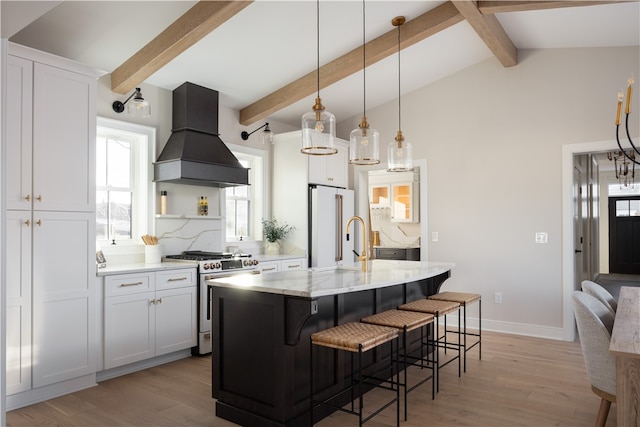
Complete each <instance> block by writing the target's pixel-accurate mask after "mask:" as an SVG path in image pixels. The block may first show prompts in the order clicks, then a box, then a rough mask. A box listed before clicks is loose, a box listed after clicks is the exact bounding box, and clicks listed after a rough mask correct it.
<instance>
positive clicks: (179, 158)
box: [153, 82, 249, 188]
mask: <svg viewBox="0 0 640 427" xmlns="http://www.w3.org/2000/svg"><path fill="white" fill-rule="evenodd" d="M172 126H173V129H172V130H171V136H170V137H169V140H168V141H167V144H166V145H165V147H164V148H163V149H162V153H160V156H159V157H158V160H157V161H156V162H155V163H154V164H153V169H154V181H156V182H172V183H176V184H188V185H202V186H207V187H221V188H222V187H233V186H237V185H249V169H246V168H244V167H243V166H242V165H241V164H240V162H239V161H238V159H236V157H235V156H234V155H233V153H231V151H230V150H229V148H227V146H226V145H225V144H224V142H222V140H221V139H220V137H219V136H218V135H219V134H218V91H216V90H213V89H208V88H206V87H202V86H198V85H196V84H193V83H189V82H186V83H183V84H182V85H181V86H179V87H177V88H176V89H175V90H174V91H173V125H172Z"/></svg>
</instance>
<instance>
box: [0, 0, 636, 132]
mask: <svg viewBox="0 0 640 427" xmlns="http://www.w3.org/2000/svg"><path fill="white" fill-rule="evenodd" d="M1 5H2V36H3V37H9V39H10V40H11V41H15V42H16V43H19V44H24V45H27V46H31V47H34V48H37V49H40V50H44V51H47V52H51V53H54V54H57V55H60V56H64V57H67V58H70V59H73V60H76V61H79V62H82V63H85V64H87V65H90V66H93V67H96V68H100V69H103V70H105V71H108V72H110V73H111V85H112V90H113V91H114V92H116V93H121V94H125V93H129V92H131V91H132V90H133V88H134V87H136V86H138V85H140V84H141V83H146V84H150V85H154V86H159V87H162V88H166V89H168V90H173V89H174V88H175V87H177V86H179V85H180V84H182V83H183V82H185V81H190V82H192V83H196V84H200V85H202V86H206V87H210V88H212V89H216V90H218V91H220V93H221V96H222V99H223V102H225V104H226V105H228V106H230V107H232V108H236V109H238V110H239V111H240V118H239V120H240V123H241V124H244V125H250V124H252V123H254V122H257V121H259V120H263V119H271V120H278V121H281V122H284V123H289V124H291V125H298V124H299V119H300V116H301V115H302V114H303V113H304V112H306V111H308V110H310V108H311V106H312V105H313V99H314V98H315V96H316V93H317V82H318V74H317V72H316V67H317V56H319V60H320V65H321V68H320V74H319V83H320V87H321V96H322V99H323V103H324V104H325V106H326V107H327V109H328V110H330V111H332V112H333V113H334V114H336V116H337V118H338V120H341V119H344V118H347V117H352V116H356V115H359V114H361V113H362V109H363V90H364V89H363V86H364V84H363V83H364V81H363V73H362V69H363V49H362V42H363V26H362V25H363V12H364V16H365V22H366V32H365V41H366V44H365V52H366V66H367V68H366V96H367V107H368V108H372V107H374V106H376V105H380V104H382V103H385V102H388V101H390V100H392V99H394V98H396V97H397V91H398V58H397V30H396V28H395V27H393V26H392V25H391V20H392V19H393V18H394V17H395V16H399V15H402V16H405V17H406V19H407V23H406V24H405V25H404V26H402V28H401V48H402V53H401V65H402V66H401V82H402V85H401V90H402V92H403V93H406V92H409V91H412V90H415V89H417V88H419V87H421V86H424V85H426V84H428V83H430V82H432V81H435V80H438V79H440V78H443V77H445V76H447V75H449V74H452V73H455V72H457V71H459V70H461V69H464V68H467V67H469V66H471V65H473V64H475V63H478V62H481V61H484V60H487V59H490V58H493V60H495V61H497V62H498V63H499V64H501V66H503V67H513V66H517V64H518V50H519V49H539V48H567V47H609V46H639V48H640V4H639V3H638V2H637V1H631V2H618V1H479V2H474V1H459V0H454V1H446V2H443V1H384V0H368V1H367V2H366V3H364V4H363V2H362V1H359V0H342V1H324V0H323V1H320V3H319V4H318V3H316V2H315V1H313V0H299V1H272V0H257V1H255V2H253V1H229V2H225V1H202V2H193V1H142V2H136V1H126V2H125V1H64V2H60V1H54V2H49V1H36V2H20V1H16V2H13V1H2V3H1ZM363 5H364V9H363ZM317 10H319V15H317ZM317 19H318V21H319V35H320V38H319V40H317V38H316V35H317V33H316V22H317ZM317 42H319V46H320V49H319V50H317V49H316V46H317ZM623 71H624V72H625V73H628V72H633V71H634V70H623ZM635 71H636V72H637V70H635Z"/></svg>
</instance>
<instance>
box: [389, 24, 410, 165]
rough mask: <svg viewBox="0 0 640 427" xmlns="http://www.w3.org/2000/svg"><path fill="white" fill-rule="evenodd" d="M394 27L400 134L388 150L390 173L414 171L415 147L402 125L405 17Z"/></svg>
mask: <svg viewBox="0 0 640 427" xmlns="http://www.w3.org/2000/svg"><path fill="white" fill-rule="evenodd" d="M391 23H392V24H393V26H394V27H398V134H397V135H396V137H395V140H394V142H391V143H390V144H389V146H388V148H387V156H388V159H389V164H388V165H387V170H388V171H389V172H405V171H412V170H413V146H412V145H411V143H410V142H407V141H405V139H404V135H402V127H401V126H400V125H401V117H402V115H401V109H400V106H401V103H400V27H401V26H402V25H403V24H404V23H405V18H404V16H396V17H395V18H393V19H392V20H391Z"/></svg>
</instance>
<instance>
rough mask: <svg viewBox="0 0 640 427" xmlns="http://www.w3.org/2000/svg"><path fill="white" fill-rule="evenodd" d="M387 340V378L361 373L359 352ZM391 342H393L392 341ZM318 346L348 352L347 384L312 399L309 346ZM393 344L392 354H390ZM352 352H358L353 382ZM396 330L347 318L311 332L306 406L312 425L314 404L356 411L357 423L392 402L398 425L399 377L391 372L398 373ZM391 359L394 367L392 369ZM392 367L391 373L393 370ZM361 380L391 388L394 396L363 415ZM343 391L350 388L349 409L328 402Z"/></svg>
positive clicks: (360, 353)
mask: <svg viewBox="0 0 640 427" xmlns="http://www.w3.org/2000/svg"><path fill="white" fill-rule="evenodd" d="M387 342H390V345H391V356H390V358H389V359H390V362H389V368H390V370H391V376H390V377H389V379H386V378H382V377H376V376H373V375H363V373H362V371H363V370H362V355H363V353H365V352H367V351H369V350H371V349H374V348H377V347H379V346H381V345H382V344H385V343H387ZM394 343H395V345H394ZM314 346H321V347H328V348H333V349H336V350H343V351H348V352H349V353H350V355H351V375H350V384H349V386H348V387H346V388H344V389H343V390H341V391H339V392H337V393H336V394H334V395H333V396H331V397H329V398H327V399H324V400H315V399H314V396H315V395H314V390H313V347H314ZM394 347H395V355H394ZM354 354H358V369H357V376H358V378H357V381H356V382H355V384H354V380H353V374H354ZM397 360H398V330H397V329H394V328H388V327H385V326H378V325H369V324H366V323H360V322H350V323H345V324H343V325H339V326H335V327H333V328H329V329H325V330H323V331H319V332H315V333H313V334H312V335H311V346H310V352H309V365H310V367H309V373H310V375H309V376H310V381H309V383H310V390H311V393H310V407H309V416H310V420H311V425H313V410H314V408H315V407H318V406H322V405H324V406H328V407H331V408H333V409H336V410H339V411H342V412H346V413H348V414H351V415H357V416H358V420H359V426H362V424H364V423H366V422H367V421H369V420H370V419H371V418H373V417H374V416H376V415H377V414H379V413H380V412H382V411H383V410H385V409H386V408H388V407H389V406H391V405H393V403H394V402H395V404H396V425H397V426H399V425H400V384H399V378H398V377H396V379H395V380H394V375H395V376H399V373H398V363H397ZM394 362H395V365H396V368H395V369H394ZM394 371H395V374H394ZM365 380H369V382H367V383H366V384H370V385H373V386H374V387H378V388H383V389H386V390H392V391H395V397H394V398H393V399H391V400H390V401H388V402H386V403H384V404H383V405H382V406H380V407H378V409H376V410H375V411H373V412H372V413H371V414H369V415H368V416H367V417H365V418H363V407H364V404H363V395H364V390H363V384H365ZM356 388H357V395H358V410H357V411H356V410H355V409H354V403H353V401H354V398H353V391H354V389H356ZM345 392H351V410H349V409H345V408H344V407H342V406H341V405H340V404H332V403H331V401H332V400H334V399H336V398H337V397H339V396H341V395H343V394H344V393H345Z"/></svg>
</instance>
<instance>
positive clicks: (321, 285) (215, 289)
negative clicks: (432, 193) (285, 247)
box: [207, 260, 454, 426]
mask: <svg viewBox="0 0 640 427" xmlns="http://www.w3.org/2000/svg"><path fill="white" fill-rule="evenodd" d="M453 266H454V264H453V263H444V262H420V261H392V260H373V261H370V265H369V269H368V271H367V272H362V271H361V269H360V264H359V263H356V264H354V265H353V266H348V267H338V268H332V269H309V270H301V271H291V272H282V273H274V274H269V275H238V276H232V277H229V278H224V279H216V280H210V281H208V283H207V284H208V285H209V286H211V287H212V305H211V310H212V311H211V316H212V333H213V337H212V338H213V354H212V364H213V366H212V368H213V369H212V385H213V391H212V394H213V397H214V398H215V399H217V402H216V415H217V416H218V417H221V418H224V419H227V420H229V421H233V422H235V423H237V424H240V425H243V426H304V425H308V423H309V420H308V409H309V402H308V398H309V349H310V344H309V341H310V336H311V334H312V333H314V332H316V331H319V330H323V329H327V328H330V327H333V326H336V325H339V324H343V323H346V322H352V321H355V322H357V321H359V320H360V319H361V318H362V317H365V316H368V315H371V314H374V313H379V312H382V311H385V310H389V309H392V308H396V307H397V306H398V305H400V304H404V303H406V302H410V301H414V300H416V299H420V298H425V297H427V296H429V295H432V294H434V293H437V292H438V290H439V288H440V286H441V285H442V283H443V282H444V281H445V280H446V279H447V278H449V277H450V276H451V269H452V268H453ZM417 341H419V338H418V340H417ZM417 341H416V340H414V341H413V342H412V343H411V344H409V345H410V346H411V347H415V346H417V345H419V342H417ZM367 356H369V357H368V358H367V359H366V360H365V363H366V364H367V365H368V366H374V365H378V364H381V363H384V359H385V358H386V357H388V354H384V353H383V352H379V353H378V352H377V351H372V352H371V354H368V355H367ZM316 361H317V364H316V368H317V370H314V384H315V385H317V391H318V392H319V393H321V394H322V393H324V394H332V393H334V392H335V391H337V390H339V389H341V388H342V387H343V386H344V384H345V381H346V380H347V379H348V372H349V363H350V359H349V357H345V355H344V354H343V353H342V352H336V353H333V356H331V355H330V354H329V353H327V354H326V355H325V356H322V357H321V358H319V359H318V358H316ZM318 412H319V411H318ZM318 415H319V417H322V416H326V415H327V414H326V413H324V414H323V413H319V414H318Z"/></svg>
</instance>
